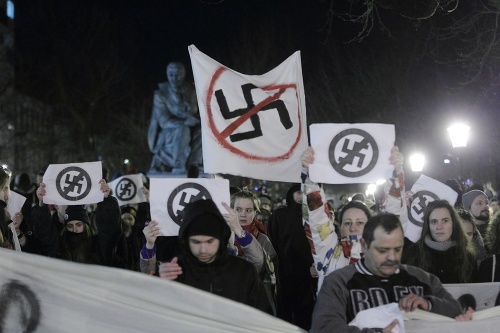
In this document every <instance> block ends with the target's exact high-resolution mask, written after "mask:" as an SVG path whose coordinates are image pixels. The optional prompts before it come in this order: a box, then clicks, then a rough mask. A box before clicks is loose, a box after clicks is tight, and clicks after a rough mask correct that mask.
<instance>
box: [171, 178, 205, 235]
mask: <svg viewBox="0 0 500 333" xmlns="http://www.w3.org/2000/svg"><path fill="white" fill-rule="evenodd" d="M206 199H212V196H211V195H210V192H209V191H208V190H207V189H206V188H205V187H204V186H202V185H200V184H198V183H184V184H182V185H179V186H177V188H176V189H174V190H173V191H172V193H170V195H169V197H168V199H167V212H168V215H169V216H170V218H171V219H172V220H173V221H174V222H175V223H176V224H177V225H179V226H180V225H181V224H182V215H183V214H182V213H183V210H184V207H186V205H187V204H188V203H190V202H194V201H198V200H206Z"/></svg>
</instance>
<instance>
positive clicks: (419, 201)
mask: <svg viewBox="0 0 500 333" xmlns="http://www.w3.org/2000/svg"><path fill="white" fill-rule="evenodd" d="M434 200H439V197H438V196H437V195H435V194H434V193H432V192H430V191H425V190H423V191H418V192H417V193H415V194H413V197H412V202H411V205H410V206H409V207H408V219H409V220H410V222H411V223H413V224H415V225H416V226H417V227H422V226H423V225H424V223H423V221H424V212H425V209H426V208H427V205H428V204H429V203H431V202H433V201H434Z"/></svg>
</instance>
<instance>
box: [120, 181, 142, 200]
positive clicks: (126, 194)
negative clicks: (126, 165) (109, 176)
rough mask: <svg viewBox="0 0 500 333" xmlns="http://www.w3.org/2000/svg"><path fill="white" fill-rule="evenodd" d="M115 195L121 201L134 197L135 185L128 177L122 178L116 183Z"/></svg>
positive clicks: (135, 192)
mask: <svg viewBox="0 0 500 333" xmlns="http://www.w3.org/2000/svg"><path fill="white" fill-rule="evenodd" d="M115 192H116V197H117V198H118V199H120V200H121V201H129V200H132V199H133V198H135V196H136V194H137V186H136V185H135V183H134V181H133V180H132V179H130V178H122V179H121V180H120V181H119V182H118V184H116V190H115Z"/></svg>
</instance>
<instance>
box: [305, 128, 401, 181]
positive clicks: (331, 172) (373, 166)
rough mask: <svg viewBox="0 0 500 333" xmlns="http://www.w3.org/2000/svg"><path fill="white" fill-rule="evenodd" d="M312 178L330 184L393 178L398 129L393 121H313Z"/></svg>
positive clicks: (310, 168)
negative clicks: (393, 155)
mask: <svg viewBox="0 0 500 333" xmlns="http://www.w3.org/2000/svg"><path fill="white" fill-rule="evenodd" d="M309 133H310V135H311V147H312V148H313V150H314V163H313V164H311V165H310V166H309V177H310V179H311V180H312V181H314V182H318V183H327V184H350V183H371V182H375V181H378V180H380V179H385V178H388V177H390V175H391V172H392V169H393V166H391V165H390V163H389V157H390V154H391V149H392V147H393V146H394V140H395V129H394V125H390V124H312V125H311V126H310V131H309Z"/></svg>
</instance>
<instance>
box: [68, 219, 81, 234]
mask: <svg viewBox="0 0 500 333" xmlns="http://www.w3.org/2000/svg"><path fill="white" fill-rule="evenodd" d="M66 230H68V231H71V232H74V233H75V234H79V233H82V232H83V222H82V221H77V220H74V221H69V222H68V223H66Z"/></svg>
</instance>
